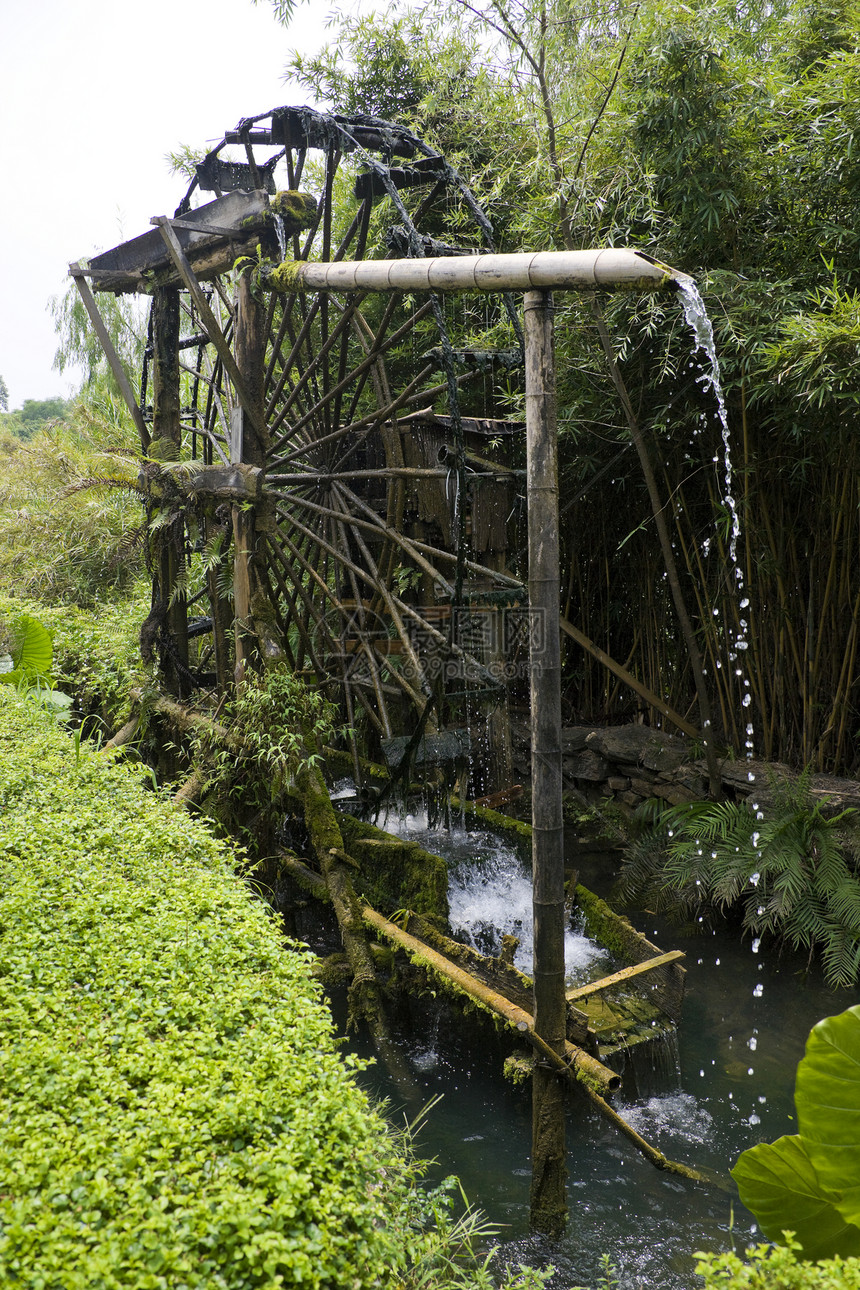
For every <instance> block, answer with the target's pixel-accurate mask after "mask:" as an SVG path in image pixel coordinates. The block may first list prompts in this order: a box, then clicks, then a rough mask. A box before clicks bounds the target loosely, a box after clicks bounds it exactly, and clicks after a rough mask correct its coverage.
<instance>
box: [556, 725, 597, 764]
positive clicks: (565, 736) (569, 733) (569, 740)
mask: <svg viewBox="0 0 860 1290" xmlns="http://www.w3.org/2000/svg"><path fill="white" fill-rule="evenodd" d="M593 731H594V726H564V727H563V729H562V732H561V751H562V754H563V755H564V756H565V757H569V756H570V755H571V754H572V753H578V752H583V751H584V749H585V741H586V739H587V738H588V736H589V735H590V734H592V733H593Z"/></svg>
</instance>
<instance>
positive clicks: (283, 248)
mask: <svg viewBox="0 0 860 1290" xmlns="http://www.w3.org/2000/svg"><path fill="white" fill-rule="evenodd" d="M272 218H273V219H274V221H275V232H276V233H277V235H278V251H279V252H280V256H281V263H282V264H283V262H284V260H286V258H287V231H286V229H285V227H284V217H283V215H279V214H278V213H277V212H276V211H273V212H272Z"/></svg>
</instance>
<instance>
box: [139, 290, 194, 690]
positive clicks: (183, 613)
mask: <svg viewBox="0 0 860 1290" xmlns="http://www.w3.org/2000/svg"><path fill="white" fill-rule="evenodd" d="M152 344H153V355H152V358H153V363H152V370H153V393H152V405H153V406H152V442H151V443H150V445H149V451H150V453H151V454H152V455H153V456H155V457H157V458H158V459H159V460H161V461H178V460H179V457H180V451H181V447H182V425H181V422H180V394H179V290H178V288H176V287H159V288H158V289H157V290H156V292H155V296H154V300H153V327H152ZM167 500H168V502H169V500H170V499H169V498H168V499H167ZM158 545H159V553H158V565H159V576H158V589H157V592H156V594H157V595H158V597H159V598H160V600H161V601H162V605H161V612H163V613H164V615H165V618H166V621H167V629H168V641H169V646H168V648H169V650H170V655H169V657H167V658H166V659H163V660H162V662H163V664H164V666H165V671H166V673H167V683H168V686H169V688H170V689H171V690H172V692H173V693H174V694H175V695H177V696H178V697H179V698H182V697H183V695H184V694H185V693H187V692H188V682H187V672H188V612H187V607H186V603H185V597H184V596H182V595H176V596H175V590H176V585H177V581H178V580H179V578H180V576H181V574H182V573H183V571H184V567H185V524H184V517H183V513H182V511H181V510H180V511H178V513H177V514H176V516H175V518H174V519H173V521H172V522H171V523H170V525H169V526H168V527H167V528H166V529H164V530H162V533H161V535H160V537H159V543H158ZM174 597H175V598H174ZM171 600H172V603H170V602H171Z"/></svg>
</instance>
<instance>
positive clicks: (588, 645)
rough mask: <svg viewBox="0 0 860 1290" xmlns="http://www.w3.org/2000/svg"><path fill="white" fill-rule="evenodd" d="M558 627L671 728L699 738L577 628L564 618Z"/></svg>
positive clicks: (692, 737)
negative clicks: (669, 722) (633, 692)
mask: <svg viewBox="0 0 860 1290" xmlns="http://www.w3.org/2000/svg"><path fill="white" fill-rule="evenodd" d="M559 627H560V628H561V630H562V631H563V632H564V633H565V634H566V635H567V636H569V637H570V638H571V640H575V641H576V643H577V645H581V646H582V648H583V649H584V650H587V651H588V653H589V654H591V655H592V657H594V658H596V659H597V661H598V663H602V664H603V666H604V667H605V668H606V669H607V670H608V671H610V672H612V673H613V675H615V676H617V677H618V679H619V680H620V681H623V682H624V684H625V685H629V686H630V689H631V690H634V691H635V692H636V694H638V695H640V696H641V698H643V699H644V700H645V702H646V703H647V704H649V705H650V706H651V707H652V708H656V709H657V711H658V712H660V713H662V715H663V716H664V717H666V718H667V719H668V720H669V721H671V722H672V725H673V726H677V727H678V729H679V730H683V732H684V734H685V735H689V736H690V738H691V739H698V738H700V732H699V731H698V730H697V729H696V727H695V726H693V725H691V724H690V722H689V721H687V720H685V718H684V717H682V716H681V715H680V713H677V712H676V711H675V709H674V708H670V707H669V705H668V703H666V702H665V700H664V699H661V698H660V696H659V694H655V693H654V691H653V690H649V689H648V686H647V685H643V684H642V682H641V681H639V680H637V678H636V677H635V676H633V674H632V673H631V672H628V671H627V668H626V667H623V666H622V664H621V663H616V661H615V659H614V658H611V657H610V655H609V654H607V653H606V650H603V649H601V648H600V646H599V645H595V643H594V641H592V640H589V638H588V637H587V636H586V635H585V633H584V632H581V631H580V630H579V628H578V627H574V625H573V623H571V622H568V620H567V619H566V618H561V619H560V620H559Z"/></svg>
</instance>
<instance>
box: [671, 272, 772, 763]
mask: <svg viewBox="0 0 860 1290" xmlns="http://www.w3.org/2000/svg"><path fill="white" fill-rule="evenodd" d="M678 287H679V290H680V293H681V303H682V307H683V310H684V318H685V320H686V322H687V325H688V326H689V328H690V330H691V331H692V333H693V341H694V351H693V352H694V353H697V352H698V351H700V350H701V352H702V353H703V354H704V357H705V360H706V361H705V362H704V363H703V367H702V372H701V375H700V376H698V377H697V378H696V379H697V381H698V382H699V384H700V385H702V386H704V388H705V389H706V390H710V391H711V393H712V394H713V397H714V401H715V402H716V405H717V415H718V417H719V421H720V430H721V434H722V441H723V503H724V504H725V506H726V508H727V510H728V513H729V516H730V519H731V526H730V531H729V546H728V552H729V564H730V567H731V573H732V581H733V583H734V589H735V595H736V596H737V601H738V630H737V632H736V633H734V634H732V633H731V630H730V629H728V628H727V630H728V633H729V635H728V645H729V662H730V663H731V664H732V665H733V668H734V674H735V676H736V677H737V678H738V682H739V684H740V689H741V706H742V707H743V708H744V709H749V707H750V706H751V704H752V694H751V691H750V682H749V678H748V677H747V676H745V674H744V669H743V666H742V665H741V659H742V658H743V656H744V654H745V653H746V651H747V650H748V649H749V639H748V636H747V632H748V630H749V621H748V618H747V617H746V614H747V611H748V610H749V604H750V602H749V597H748V596H747V595H746V593H745V589H744V572H743V568H742V567H741V562H740V558H739V556H738V540H739V538H740V534H741V521H740V515H739V513H738V504H737V500H736V498H735V494H734V480H733V467H732V453H731V442H730V438H729V414H728V408H727V407H726V398H725V394H724V392H723V386H722V382H721V380H720V364H719V360H718V358H717V348H716V344H715V342H714V328H713V325H712V323H711V320H710V318H709V317H708V312H707V310H706V308H705V303H704V301H703V300H702V297H701V294H700V292H699V288H698V287H697V285H696V283H695V282H694V281H693V279H692V278H687V277H683V278H680V279H679V281H678ZM714 460H715V461H716V458H714ZM708 545H709V546H710V542H709V543H708ZM718 612H719V611H718V610H717V609H715V610H714V615H715V616H716V615H718ZM744 734H745V739H744V745H745V750H746V757H747V760H748V761H749V760H751V759H752V755H753V727H752V723H751V722H750V721H747V722H746V726H745V731H744ZM754 778H755V777H754V775H752V773H750V774H749V775H748V779H749V781H750V783H752V782H753V781H754Z"/></svg>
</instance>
